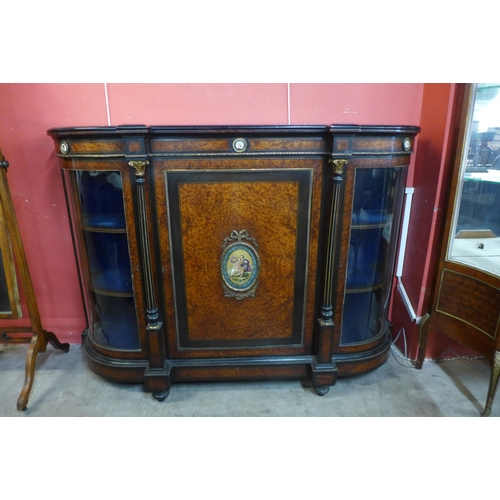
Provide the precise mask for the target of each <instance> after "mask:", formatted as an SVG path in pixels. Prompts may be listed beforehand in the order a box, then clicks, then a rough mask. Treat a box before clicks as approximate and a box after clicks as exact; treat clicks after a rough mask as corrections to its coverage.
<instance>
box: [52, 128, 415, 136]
mask: <svg viewBox="0 0 500 500" xmlns="http://www.w3.org/2000/svg"><path fill="white" fill-rule="evenodd" d="M419 131H420V127H417V126H410V125H397V126H396V125H182V126H177V125H168V126H167V125H165V126H163V125H161V126H151V127H147V126H146V125H119V126H116V127H115V126H100V127H61V128H52V129H49V130H48V131H47V134H48V135H50V136H52V137H60V136H62V135H76V136H83V135H110V134H112V135H115V134H119V135H121V134H124V135H128V134H131V135H137V134H140V135H147V134H151V135H154V134H163V135H174V134H175V135H183V134H190V135H193V134H195V135H196V134H228V133H229V134H234V133H246V134H251V133H258V134H276V133H278V134H287V135H288V134H290V135H294V134H323V133H327V132H330V133H333V134H417V133H418V132H419Z"/></svg>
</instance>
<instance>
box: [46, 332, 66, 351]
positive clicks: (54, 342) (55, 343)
mask: <svg viewBox="0 0 500 500" xmlns="http://www.w3.org/2000/svg"><path fill="white" fill-rule="evenodd" d="M43 334H44V336H45V344H47V342H48V343H49V344H50V345H51V346H52V347H53V348H54V349H59V350H60V351H63V352H68V351H69V344H68V343H64V344H63V343H62V342H60V340H59V339H58V338H57V337H56V336H55V334H54V333H52V332H48V331H47V330H44V331H43Z"/></svg>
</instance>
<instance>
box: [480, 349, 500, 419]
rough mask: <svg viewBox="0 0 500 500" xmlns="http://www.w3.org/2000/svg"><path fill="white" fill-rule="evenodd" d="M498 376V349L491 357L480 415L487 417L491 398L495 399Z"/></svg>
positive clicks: (499, 352) (499, 363)
mask: <svg viewBox="0 0 500 500" xmlns="http://www.w3.org/2000/svg"><path fill="white" fill-rule="evenodd" d="M499 377H500V351H495V355H494V357H493V363H492V366H491V377H490V385H489V387H488V395H487V396H486V406H485V407H484V412H483V413H482V414H481V416H482V417H488V416H489V415H490V413H491V408H492V407H493V400H494V399H495V392H496V390H497V386H498V379H499Z"/></svg>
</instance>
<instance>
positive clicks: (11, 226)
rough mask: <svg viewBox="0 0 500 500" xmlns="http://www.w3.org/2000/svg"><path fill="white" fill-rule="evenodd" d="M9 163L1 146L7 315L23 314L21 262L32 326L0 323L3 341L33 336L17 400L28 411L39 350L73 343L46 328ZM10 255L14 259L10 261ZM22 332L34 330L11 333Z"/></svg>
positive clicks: (0, 197) (0, 216) (0, 208)
mask: <svg viewBox="0 0 500 500" xmlns="http://www.w3.org/2000/svg"><path fill="white" fill-rule="evenodd" d="M8 166H9V163H8V162H7V161H6V160H5V158H4V157H3V155H2V152H1V150H0V219H1V223H0V229H1V231H2V235H1V240H2V257H3V262H4V268H5V269H6V271H7V275H9V274H10V275H11V276H10V278H9V279H8V280H7V287H8V296H9V297H11V299H12V298H14V305H13V306H12V308H11V309H12V313H13V314H11V315H7V314H6V315H5V316H4V317H10V318H14V319H19V318H20V317H21V308H20V304H19V300H18V295H17V280H15V267H16V266H17V270H18V272H19V279H20V282H21V287H22V289H23V292H24V296H25V298H26V306H27V309H28V315H29V319H30V327H19V328H17V327H9V328H1V327H0V332H1V333H2V334H3V337H2V340H1V341H0V342H1V343H11V342H19V341H20V342H25V341H28V340H30V345H29V348H28V354H27V356H26V373H25V380H24V385H23V388H22V390H21V394H20V395H19V398H18V400H17V409H18V410H22V411H24V410H26V408H27V404H28V398H29V395H30V392H31V388H32V386H33V380H34V376H35V365H36V357H37V355H38V353H39V352H45V350H46V347H47V343H50V344H51V345H52V347H54V348H56V349H61V350H62V351H64V352H68V350H69V344H62V343H61V342H59V340H58V339H57V337H56V336H55V335H54V334H53V333H52V332H48V331H46V330H44V329H43V328H42V323H41V321H40V313H39V311H38V305H37V302H36V297H35V292H34V290H33V284H32V282H31V277H30V273H29V269H28V263H27V261H26V255H25V253H24V247H23V244H22V241H21V235H20V233H19V227H18V224H17V219H16V215H15V211H14V204H13V202H12V196H11V193H10V188H9V184H8V180H7V167H8ZM10 249H11V250H10ZM4 250H7V252H8V253H7V252H4ZM9 259H12V260H10V261H9ZM12 286H15V289H12ZM18 333H30V334H31V335H29V336H27V337H26V336H18V335H16V336H15V337H10V336H9V334H18Z"/></svg>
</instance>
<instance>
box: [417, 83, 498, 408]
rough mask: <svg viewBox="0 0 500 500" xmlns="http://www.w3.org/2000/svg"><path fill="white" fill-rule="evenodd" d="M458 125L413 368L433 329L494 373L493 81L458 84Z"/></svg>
mask: <svg viewBox="0 0 500 500" xmlns="http://www.w3.org/2000/svg"><path fill="white" fill-rule="evenodd" d="M461 92H462V93H461V96H460V99H459V103H458V105H459V106H461V113H458V116H459V119H460V123H459V124H458V126H457V130H458V140H457V148H456V153H455V160H454V166H453V171H452V180H451V188H450V191H449V193H450V194H449V199H448V202H447V212H446V222H445V227H444V232H443V235H442V244H441V253H440V258H439V261H438V264H437V272H436V278H435V282H434V285H433V290H432V295H433V299H432V305H431V310H430V311H429V314H427V315H425V316H424V318H423V319H422V322H421V325H420V339H419V340H420V342H419V343H420V345H419V352H418V359H417V363H416V367H417V368H422V365H423V362H424V359H425V355H426V347H427V341H428V338H429V335H430V334H431V332H433V331H439V332H442V333H444V334H445V335H447V336H448V337H450V338H451V339H453V340H456V341H457V342H459V343H461V344H462V345H464V346H466V347H468V348H470V349H472V350H474V351H476V352H478V353H479V354H481V355H483V356H485V357H486V358H487V359H488V361H489V362H490V364H491V367H492V371H491V377H490V384H489V388H488V394H487V398H486V405H485V408H484V412H483V416H488V415H489V414H490V413H491V408H492V405H493V399H494V396H495V391H496V388H497V384H498V379H499V376H500V331H499V330H500V211H499V207H500V170H497V168H496V165H497V164H498V161H497V159H498V158H499V157H500V112H499V109H500V84H480V85H477V84H468V85H462V86H461Z"/></svg>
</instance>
